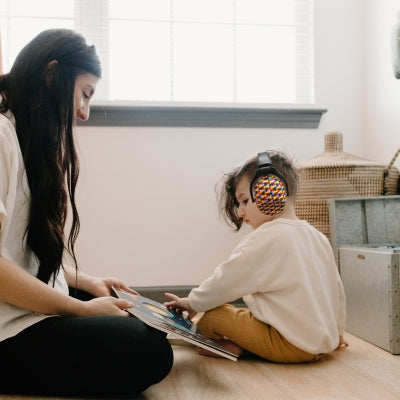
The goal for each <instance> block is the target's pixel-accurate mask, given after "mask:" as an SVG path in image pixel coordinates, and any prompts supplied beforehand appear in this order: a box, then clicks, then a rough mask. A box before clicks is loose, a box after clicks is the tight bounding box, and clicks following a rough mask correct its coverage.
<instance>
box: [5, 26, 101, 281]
mask: <svg viewBox="0 0 400 400" xmlns="http://www.w3.org/2000/svg"><path fill="white" fill-rule="evenodd" d="M53 60H56V61H57V63H55V65H54V66H53V68H52V70H51V72H52V76H51V79H48V65H49V63H50V62H51V61H53ZM84 73H92V74H93V75H95V76H97V77H101V67H100V60H99V57H98V55H97V54H96V50H95V48H94V47H93V46H89V45H87V43H86V41H85V39H84V38H83V37H82V36H81V35H80V34H78V33H77V32H74V31H72V30H68V29H50V30H46V31H44V32H42V33H40V34H39V35H38V36H36V37H35V38H34V39H33V40H32V41H31V42H30V43H28V44H27V45H26V46H25V47H24V48H23V49H22V51H21V52H20V53H19V55H18V57H17V58H16V60H15V62H14V64H13V66H12V68H11V70H10V72H9V73H8V74H6V75H3V76H1V77H0V93H2V95H3V99H2V102H1V104H0V112H2V113H4V112H6V111H7V110H8V109H10V110H11V111H12V112H13V114H14V116H15V120H16V131H17V136H18V140H19V144H20V147H21V151H22V156H23V160H24V164H25V169H26V173H27V178H28V183H29V189H30V200H31V203H30V213H29V221H28V226H27V230H26V235H27V236H26V240H27V245H28V246H29V247H30V249H31V250H32V251H33V252H34V254H35V255H36V257H37V258H38V260H39V271H38V275H37V277H38V278H39V279H40V280H42V281H43V282H46V283H47V282H49V281H50V278H51V277H53V278H54V277H55V276H56V274H57V273H58V271H59V269H60V267H61V265H62V262H63V254H64V250H65V249H66V248H67V249H68V250H69V252H70V254H71V255H72V257H73V260H74V262H75V266H76V267H77V262H76V257H75V251H74V244H75V241H76V238H77V235H78V232H79V215H78V211H77V208H76V204H75V188H76V183H77V180H78V175H79V163H78V158H77V154H76V150H75V144H74V138H73V124H74V121H73V119H74V115H73V114H74V88H75V80H76V77H77V76H78V75H80V74H84ZM68 201H69V202H70V205H71V210H72V223H71V229H70V232H69V237H68V242H67V244H66V243H65V234H64V228H65V223H66V217H67V209H68Z"/></svg>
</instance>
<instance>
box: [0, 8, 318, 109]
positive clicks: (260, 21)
mask: <svg viewBox="0 0 400 400" xmlns="http://www.w3.org/2000/svg"><path fill="white" fill-rule="evenodd" d="M52 27H67V28H73V29H76V30H77V31H79V32H81V33H83V34H84V35H85V36H86V37H87V38H88V40H89V42H91V43H93V44H95V46H96V48H97V50H98V53H99V55H100V57H101V59H102V65H103V79H102V80H101V83H100V84H99V86H98V90H97V92H96V97H95V99H96V100H97V102H98V103H107V104H110V102H111V103H113V104H132V102H133V103H136V104H145V105H151V104H153V105H160V104H187V103H189V104H196V105H202V104H203V105H204V104H206V105H210V106H213V105H216V106H220V105H232V104H236V105H237V104H239V105H265V104H267V105H271V104H273V105H293V104H294V105H312V104H313V103H314V54H313V46H314V44H313V1H312V0H217V1H215V0H63V1H62V2H58V1H57V2H55V1H53V0H35V2H32V1H31V0H2V1H1V2H0V29H1V39H2V44H3V46H2V49H3V70H4V71H5V72H7V71H8V70H9V68H10V67H11V65H12V62H13V60H14V59H15V57H16V55H17V54H18V52H19V50H20V49H21V48H22V47H23V45H25V44H26V43H27V42H28V41H29V40H30V39H31V38H33V37H34V36H35V35H36V34H37V33H39V32H40V31H41V30H43V29H46V28H52Z"/></svg>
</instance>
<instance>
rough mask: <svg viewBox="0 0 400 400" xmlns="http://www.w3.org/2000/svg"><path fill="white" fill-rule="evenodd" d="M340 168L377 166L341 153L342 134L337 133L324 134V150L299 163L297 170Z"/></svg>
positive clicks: (372, 162) (374, 163)
mask: <svg viewBox="0 0 400 400" xmlns="http://www.w3.org/2000/svg"><path fill="white" fill-rule="evenodd" d="M342 166H357V167H358V166H360V167H361V166H367V167H370V166H379V167H383V164H379V163H377V162H375V161H370V160H367V159H364V158H361V157H357V156H355V155H353V154H349V153H346V152H344V151H343V134H342V132H339V131H333V132H328V133H326V134H325V148H324V152H323V153H322V154H319V155H317V156H315V157H313V158H312V159H310V160H307V161H304V162H300V163H299V164H298V165H297V167H299V168H319V167H321V168H323V167H342Z"/></svg>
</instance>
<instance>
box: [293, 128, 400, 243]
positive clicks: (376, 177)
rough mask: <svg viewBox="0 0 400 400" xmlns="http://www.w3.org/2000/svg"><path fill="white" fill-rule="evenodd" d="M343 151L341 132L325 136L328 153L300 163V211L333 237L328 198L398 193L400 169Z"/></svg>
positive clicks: (328, 235)
mask: <svg viewBox="0 0 400 400" xmlns="http://www.w3.org/2000/svg"><path fill="white" fill-rule="evenodd" d="M399 152H400V150H399V151H398V152H397V153H396V154H395V156H394V157H393V159H392V161H391V162H390V164H389V166H384V165H380V164H378V163H376V162H373V161H368V160H365V159H362V158H359V157H356V156H353V155H351V154H348V153H345V152H343V135H342V133H341V132H329V133H327V134H326V135H325V149H324V153H323V154H320V155H318V156H316V157H314V158H313V159H311V160H309V161H306V162H304V163H301V164H298V165H297V169H298V172H299V180H300V182H299V188H298V193H297V199H296V204H295V208H296V213H297V216H298V217H299V218H300V219H305V220H306V221H308V222H309V223H310V224H311V225H313V226H314V227H315V228H317V229H318V230H320V231H321V232H322V233H324V234H325V235H326V236H327V237H328V238H329V239H330V228H329V210H328V201H327V200H328V199H330V198H334V197H359V196H382V195H384V194H388V195H394V194H397V193H398V183H399V171H398V169H397V168H395V167H393V163H394V162H395V160H396V157H397V155H398V154H399Z"/></svg>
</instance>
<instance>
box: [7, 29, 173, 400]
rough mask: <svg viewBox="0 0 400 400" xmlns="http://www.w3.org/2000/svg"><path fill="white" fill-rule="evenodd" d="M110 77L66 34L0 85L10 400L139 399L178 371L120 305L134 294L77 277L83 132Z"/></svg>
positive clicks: (154, 336)
mask: <svg viewBox="0 0 400 400" xmlns="http://www.w3.org/2000/svg"><path fill="white" fill-rule="evenodd" d="M100 77H101V67H100V61H99V58H98V56H97V54H96V51H95V48H94V47H93V46H89V45H87V44H86V42H85V39H84V38H83V37H82V36H81V35H80V34H78V33H76V32H74V31H71V30H65V29H52V30H47V31H44V32H42V33H40V34H39V35H38V36H37V37H35V38H34V39H33V40H32V41H31V42H30V43H28V44H27V45H26V46H25V48H23V49H22V51H21V52H20V54H19V55H18V57H17V59H16V60H15V63H14V64H13V67H12V68H11V71H10V72H9V73H8V74H6V75H3V76H0V94H1V103H0V356H1V359H2V360H3V362H4V366H5V368H3V373H2V377H1V379H0V393H19V394H30V395H60V396H79V397H84V396H96V397H100V396H102V397H118V396H129V395H132V394H134V393H137V392H140V391H143V390H144V389H146V388H147V387H149V386H150V385H152V384H154V383H157V382H159V381H160V380H162V379H163V378H164V377H165V376H166V375H167V374H168V373H169V371H170V369H171V367H172V362H173V355H172V350H171V347H170V345H169V343H168V341H167V339H166V337H165V335H164V334H162V333H160V332H158V331H155V330H153V329H151V328H149V327H147V326H146V325H144V324H143V323H142V322H141V321H139V320H137V319H135V318H129V316H128V313H127V312H126V311H125V310H126V309H127V308H128V307H129V306H130V303H129V302H127V301H125V300H121V299H117V298H115V297H112V296H111V291H110V290H111V286H112V285H115V286H117V287H120V288H122V289H125V290H130V289H129V288H128V287H127V285H126V284H125V283H123V282H122V281H121V280H119V279H116V278H97V277H92V276H89V275H87V274H85V273H82V272H80V271H78V268H77V261H76V257H75V251H74V244H75V241H76V238H77V235H78V232H79V216H78V212H77V208H76V204H75V188H76V183H77V179H78V175H79V166H78V159H77V155H76V151H75V145H74V137H73V125H74V124H75V122H76V120H77V119H80V120H87V119H88V117H89V109H90V101H91V99H92V96H93V94H94V92H95V88H96V84H97V82H98V80H99V79H100ZM68 207H69V208H70V209H71V214H72V218H71V219H72V222H71V226H70V231H69V235H68V237H67V238H65V237H64V231H65V229H64V228H65V224H66V217H67V208H68ZM66 248H67V249H68V252H69V254H70V255H71V259H72V260H73V264H74V266H69V265H67V264H65V249H66ZM69 287H70V288H75V289H74V290H73V291H72V293H73V294H75V295H76V294H80V293H85V300H87V301H83V298H81V299H79V298H76V297H77V296H75V297H73V296H69V289H68V288H69Z"/></svg>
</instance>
